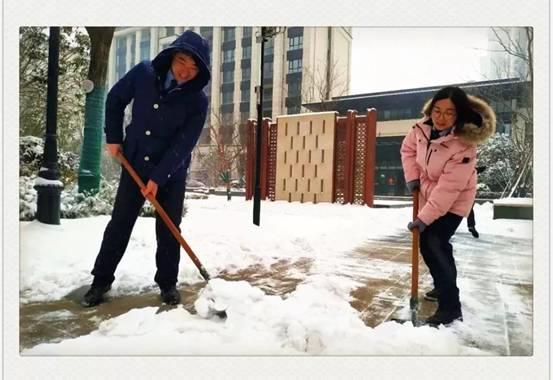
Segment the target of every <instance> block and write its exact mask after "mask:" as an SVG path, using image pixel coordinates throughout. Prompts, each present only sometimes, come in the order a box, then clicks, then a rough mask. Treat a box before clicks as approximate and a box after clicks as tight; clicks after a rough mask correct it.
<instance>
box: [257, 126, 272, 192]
mask: <svg viewBox="0 0 553 380" xmlns="http://www.w3.org/2000/svg"><path fill="white" fill-rule="evenodd" d="M270 123H271V119H270V118H268V117H265V118H263V124H262V125H261V161H260V162H261V175H260V184H261V199H263V200H265V199H267V174H268V173H267V165H268V157H269V124H270Z"/></svg>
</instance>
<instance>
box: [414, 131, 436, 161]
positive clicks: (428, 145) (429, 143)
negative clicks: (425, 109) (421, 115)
mask: <svg viewBox="0 0 553 380" xmlns="http://www.w3.org/2000/svg"><path fill="white" fill-rule="evenodd" d="M417 128H418V129H420V130H421V132H422V135H423V136H424V138H425V139H426V141H428V143H427V144H426V166H428V163H429V162H430V156H432V149H430V145H431V144H432V140H430V139H429V138H428V137H427V136H426V134H425V133H424V130H423V129H422V128H421V127H419V125H418V124H417Z"/></svg>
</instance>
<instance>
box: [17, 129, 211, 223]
mask: <svg viewBox="0 0 553 380" xmlns="http://www.w3.org/2000/svg"><path fill="white" fill-rule="evenodd" d="M43 145H44V144H43V140H42V139H40V138H38V137H34V136H24V137H21V138H20V142H19V149H20V150H19V160H20V166H19V168H20V169H19V219H20V220H33V219H35V217H36V211H37V210H36V208H37V192H36V190H35V189H34V185H35V181H36V178H37V174H38V171H39V169H40V168H41V165H42V156H43V153H44V148H43ZM58 169H59V171H60V180H61V181H62V183H63V185H64V187H63V189H62V192H61V195H60V217H61V218H65V219H74V218H87V217H90V216H96V215H111V211H112V209H113V204H114V202H115V195H116V193H117V187H118V182H119V179H118V178H117V179H114V180H111V181H106V180H105V178H104V177H102V179H101V181H100V190H99V191H98V193H97V194H94V195H89V194H83V193H79V191H78V185H77V173H78V169H79V156H78V155H76V154H74V153H71V152H63V151H60V152H59V153H58ZM206 197H207V196H206ZM154 211H155V210H154V207H153V206H152V205H151V204H150V202H145V204H144V206H143V207H142V211H141V213H140V215H141V216H146V217H148V216H149V217H153V216H154V215H155V214H154ZM186 212H187V207H186V203H185V204H184V208H183V214H182V215H183V216H185V215H186Z"/></svg>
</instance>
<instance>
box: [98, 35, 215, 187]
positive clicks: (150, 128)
mask: <svg viewBox="0 0 553 380" xmlns="http://www.w3.org/2000/svg"><path fill="white" fill-rule="evenodd" d="M175 52H184V53H187V54H189V55H191V56H192V57H193V58H194V61H195V62H196V65H197V67H198V75H196V77H195V78H194V79H192V80H191V81H188V82H185V83H183V84H181V85H179V86H177V87H176V88H174V89H171V90H169V91H167V90H165V88H164V83H165V78H166V76H167V72H168V70H169V69H170V67H171V61H172V56H173V54H174V53H175ZM210 79H211V73H210V69H209V45H208V43H207V41H206V40H205V39H203V38H202V37H201V36H200V35H198V34H196V33H194V32H192V31H190V30H187V31H185V32H184V33H183V34H181V35H180V36H179V37H178V38H177V39H176V40H175V41H174V42H173V43H172V44H171V45H169V46H168V47H167V48H166V49H164V50H163V51H161V52H160V53H159V54H158V55H157V56H156V57H155V58H154V59H153V60H152V61H142V62H140V63H139V64H137V65H136V66H134V67H133V68H132V69H131V70H130V71H129V72H128V73H127V74H125V76H123V77H122V78H121V79H120V80H119V81H118V82H117V83H116V84H115V85H114V86H113V87H112V88H111V90H110V91H109V93H108V96H107V100H106V118H105V129H104V131H105V133H106V142H107V143H109V144H123V153H124V155H125V157H126V158H127V159H128V160H129V162H130V163H131V165H133V167H134V169H135V170H136V171H137V172H138V173H139V175H140V176H141V177H142V178H143V180H147V179H151V180H152V181H154V182H155V183H157V185H158V186H160V187H162V186H164V185H165V184H166V183H167V181H170V180H176V179H183V178H185V177H186V170H187V169H188V166H189V165H190V159H191V155H192V149H194V146H195V145H196V143H197V142H198V139H199V137H200V134H201V132H202V128H203V125H204V123H205V120H206V115H207V109H208V100H207V96H206V94H205V93H204V92H203V88H204V87H205V86H206V85H207V84H208V83H209V80H210ZM132 100H134V102H133V105H132V119H131V122H130V124H129V125H128V126H127V127H126V129H125V134H123V118H124V111H125V107H126V106H127V105H128V104H129V103H130V102H131V101H132Z"/></svg>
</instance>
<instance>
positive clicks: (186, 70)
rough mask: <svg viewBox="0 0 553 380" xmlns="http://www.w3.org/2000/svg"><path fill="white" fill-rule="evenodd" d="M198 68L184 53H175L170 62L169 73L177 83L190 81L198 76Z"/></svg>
mask: <svg viewBox="0 0 553 380" xmlns="http://www.w3.org/2000/svg"><path fill="white" fill-rule="evenodd" d="M198 71H199V70H198V66H196V62H194V59H193V58H192V57H191V56H189V55H188V54H185V53H180V52H179V53H177V54H175V55H174V56H173V60H172V61H171V72H172V73H173V76H174V77H175V79H176V80H177V82H179V83H183V82H188V81H191V80H192V79H194V78H195V77H196V75H198Z"/></svg>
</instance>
